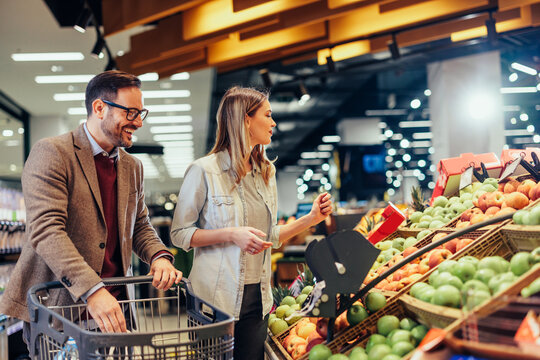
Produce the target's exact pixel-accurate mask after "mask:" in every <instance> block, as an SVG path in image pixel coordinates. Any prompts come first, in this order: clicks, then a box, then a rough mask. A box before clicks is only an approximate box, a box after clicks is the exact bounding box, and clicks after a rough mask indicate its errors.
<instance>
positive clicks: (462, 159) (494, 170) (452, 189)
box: [430, 153, 503, 203]
mask: <svg viewBox="0 0 540 360" xmlns="http://www.w3.org/2000/svg"><path fill="white" fill-rule="evenodd" d="M481 163H484V165H485V166H486V170H487V171H488V174H489V177H494V178H498V177H499V175H500V173H501V170H502V168H503V165H502V163H501V161H500V160H499V159H498V158H497V155H495V153H485V154H473V153H464V154H461V155H460V156H458V157H454V158H448V159H442V160H441V161H440V162H439V164H438V165H437V170H438V171H439V177H438V178H437V182H436V184H435V188H434V189H433V195H432V196H431V202H430V203H433V199H435V198H436V197H437V196H440V195H444V196H451V195H453V194H455V193H456V192H457V191H458V190H459V181H460V179H461V173H462V172H463V171H465V170H466V169H467V168H468V167H470V166H473V165H474V167H475V168H476V169H481V165H480V164H481Z"/></svg>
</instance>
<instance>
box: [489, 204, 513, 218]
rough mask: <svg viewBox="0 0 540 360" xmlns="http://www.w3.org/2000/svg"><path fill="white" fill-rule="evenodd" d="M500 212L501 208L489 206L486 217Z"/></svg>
mask: <svg viewBox="0 0 540 360" xmlns="http://www.w3.org/2000/svg"><path fill="white" fill-rule="evenodd" d="M506 209H510V208H506ZM500 210H501V208H500V207H498V206H490V207H488V208H487V210H486V215H488V216H492V215H495V214H496V213H498V212H499V211H500Z"/></svg>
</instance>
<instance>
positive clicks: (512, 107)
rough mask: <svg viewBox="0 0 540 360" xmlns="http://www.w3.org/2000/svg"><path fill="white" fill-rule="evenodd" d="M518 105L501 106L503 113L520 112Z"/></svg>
mask: <svg viewBox="0 0 540 360" xmlns="http://www.w3.org/2000/svg"><path fill="white" fill-rule="evenodd" d="M520 110H521V108H520V107H519V105H503V111H507V112H509V111H520Z"/></svg>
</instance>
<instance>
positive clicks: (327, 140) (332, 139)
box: [322, 135, 341, 143]
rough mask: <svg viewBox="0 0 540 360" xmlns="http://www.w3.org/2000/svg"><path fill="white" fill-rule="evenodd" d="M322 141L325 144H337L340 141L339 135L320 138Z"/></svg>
mask: <svg viewBox="0 0 540 360" xmlns="http://www.w3.org/2000/svg"><path fill="white" fill-rule="evenodd" d="M322 141H323V142H325V143H338V142H340V141H341V137H340V136H339V135H327V136H323V137H322Z"/></svg>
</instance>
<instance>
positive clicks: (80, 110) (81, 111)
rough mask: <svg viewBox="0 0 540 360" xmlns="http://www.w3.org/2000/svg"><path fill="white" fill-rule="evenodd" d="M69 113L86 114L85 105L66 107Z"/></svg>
mask: <svg viewBox="0 0 540 360" xmlns="http://www.w3.org/2000/svg"><path fill="white" fill-rule="evenodd" d="M68 114H69V115H87V114H86V108H85V107H72V108H68Z"/></svg>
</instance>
